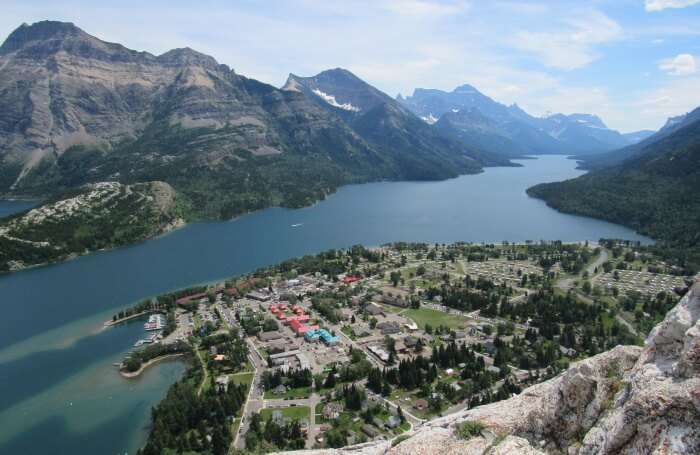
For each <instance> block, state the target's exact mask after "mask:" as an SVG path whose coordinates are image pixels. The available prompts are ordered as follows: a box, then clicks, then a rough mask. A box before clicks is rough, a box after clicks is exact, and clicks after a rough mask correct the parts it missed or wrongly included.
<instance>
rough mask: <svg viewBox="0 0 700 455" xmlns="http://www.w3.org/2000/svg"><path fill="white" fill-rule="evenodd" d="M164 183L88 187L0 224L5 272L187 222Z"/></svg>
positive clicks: (136, 238)
mask: <svg viewBox="0 0 700 455" xmlns="http://www.w3.org/2000/svg"><path fill="white" fill-rule="evenodd" d="M180 204H181V201H179V200H178V196H177V195H176V193H175V190H173V188H172V187H171V186H170V185H168V184H167V183H164V182H148V183H137V184H133V185H122V184H120V183H118V182H100V183H95V184H89V185H86V186H85V187H83V188H80V189H78V190H75V191H72V192H70V193H68V194H65V195H63V196H61V197H59V198H55V199H53V200H50V201H48V202H47V203H46V204H44V205H42V206H41V207H38V208H35V209H31V210H28V211H26V212H24V213H20V214H17V215H15V216H13V217H10V218H8V219H4V220H2V222H0V271H8V270H17V269H21V268H24V267H26V266H30V265H36V264H43V263H47V262H52V261H56V260H61V259H66V258H69V257H71V256H74V255H79V254H84V253H86V252H88V251H94V250H98V249H102V248H110V247H113V246H117V245H122V244H126V243H132V242H136V241H139V240H144V239H147V238H149V237H153V236H155V235H158V234H161V233H163V232H167V231H169V230H171V229H173V228H175V227H177V226H179V225H181V224H182V223H183V222H184V221H183V218H182V212H183V210H182V207H181V206H180Z"/></svg>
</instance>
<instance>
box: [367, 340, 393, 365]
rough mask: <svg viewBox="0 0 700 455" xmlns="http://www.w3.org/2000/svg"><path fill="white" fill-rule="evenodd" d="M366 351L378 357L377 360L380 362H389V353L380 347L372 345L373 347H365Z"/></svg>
mask: <svg viewBox="0 0 700 455" xmlns="http://www.w3.org/2000/svg"><path fill="white" fill-rule="evenodd" d="M367 349H368V350H369V352H371V353H372V354H374V355H376V356H377V357H379V360H381V361H382V362H388V361H389V353H388V352H387V351H386V349H384V348H383V347H382V346H378V345H374V344H373V345H370V346H367Z"/></svg>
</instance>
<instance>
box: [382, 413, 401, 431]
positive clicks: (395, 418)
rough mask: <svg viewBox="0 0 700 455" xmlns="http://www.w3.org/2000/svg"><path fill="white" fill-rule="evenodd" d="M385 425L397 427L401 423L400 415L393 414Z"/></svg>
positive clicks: (391, 427)
mask: <svg viewBox="0 0 700 455" xmlns="http://www.w3.org/2000/svg"><path fill="white" fill-rule="evenodd" d="M385 425H386V427H387V428H390V429H394V428H397V427H398V426H399V425H401V418H399V416H391V417H389V420H387V421H386V424H385Z"/></svg>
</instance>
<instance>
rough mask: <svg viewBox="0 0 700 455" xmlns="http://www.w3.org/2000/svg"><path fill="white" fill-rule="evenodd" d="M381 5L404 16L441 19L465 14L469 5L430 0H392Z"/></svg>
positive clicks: (458, 2)
mask: <svg viewBox="0 0 700 455" xmlns="http://www.w3.org/2000/svg"><path fill="white" fill-rule="evenodd" d="M380 5H381V6H382V7H383V8H385V9H387V10H389V11H392V12H394V13H398V14H400V15H403V16H419V17H421V18H426V17H440V16H446V15H452V14H458V13H461V12H464V11H466V10H467V8H468V6H469V5H468V4H467V3H466V2H463V1H456V2H448V3H443V2H437V1H429V0H390V1H387V2H386V3H385V4H381V3H380Z"/></svg>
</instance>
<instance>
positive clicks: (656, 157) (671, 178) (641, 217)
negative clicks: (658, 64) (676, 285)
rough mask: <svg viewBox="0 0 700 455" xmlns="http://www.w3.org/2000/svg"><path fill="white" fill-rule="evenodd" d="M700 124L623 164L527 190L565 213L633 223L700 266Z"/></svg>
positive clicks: (682, 260)
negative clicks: (699, 191)
mask: <svg viewBox="0 0 700 455" xmlns="http://www.w3.org/2000/svg"><path fill="white" fill-rule="evenodd" d="M699 189H700V122H695V123H692V124H689V125H687V126H685V127H683V128H681V129H679V130H677V131H675V132H673V133H672V134H669V135H668V136H666V137H664V138H663V139H661V140H659V141H657V142H655V143H654V145H653V146H649V147H647V148H646V149H645V152H644V153H643V154H642V155H640V156H635V157H633V158H631V159H628V160H626V161H624V162H623V163H621V164H619V165H616V166H613V167H610V168H606V169H601V170H596V171H592V172H590V173H589V174H585V175H583V176H581V177H578V178H575V179H572V180H567V181H564V182H557V183H545V184H540V185H536V186H534V187H532V188H529V189H528V194H530V195H531V196H535V197H539V198H542V199H544V200H545V201H546V202H547V204H548V205H550V206H552V207H554V208H556V209H558V210H561V211H564V212H571V213H577V214H581V215H587V216H593V217H597V218H603V219H606V220H609V221H612V222H615V223H619V224H624V225H627V226H630V227H632V228H634V229H636V230H638V231H639V232H641V233H643V234H646V235H649V236H651V237H653V238H654V239H657V240H659V247H660V248H661V249H662V250H663V252H664V254H665V255H666V256H667V257H669V258H673V259H675V260H677V261H678V263H679V264H681V265H683V266H685V267H686V268H688V269H690V270H694V271H697V270H698V269H700V196H699V195H698V190H699Z"/></svg>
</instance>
